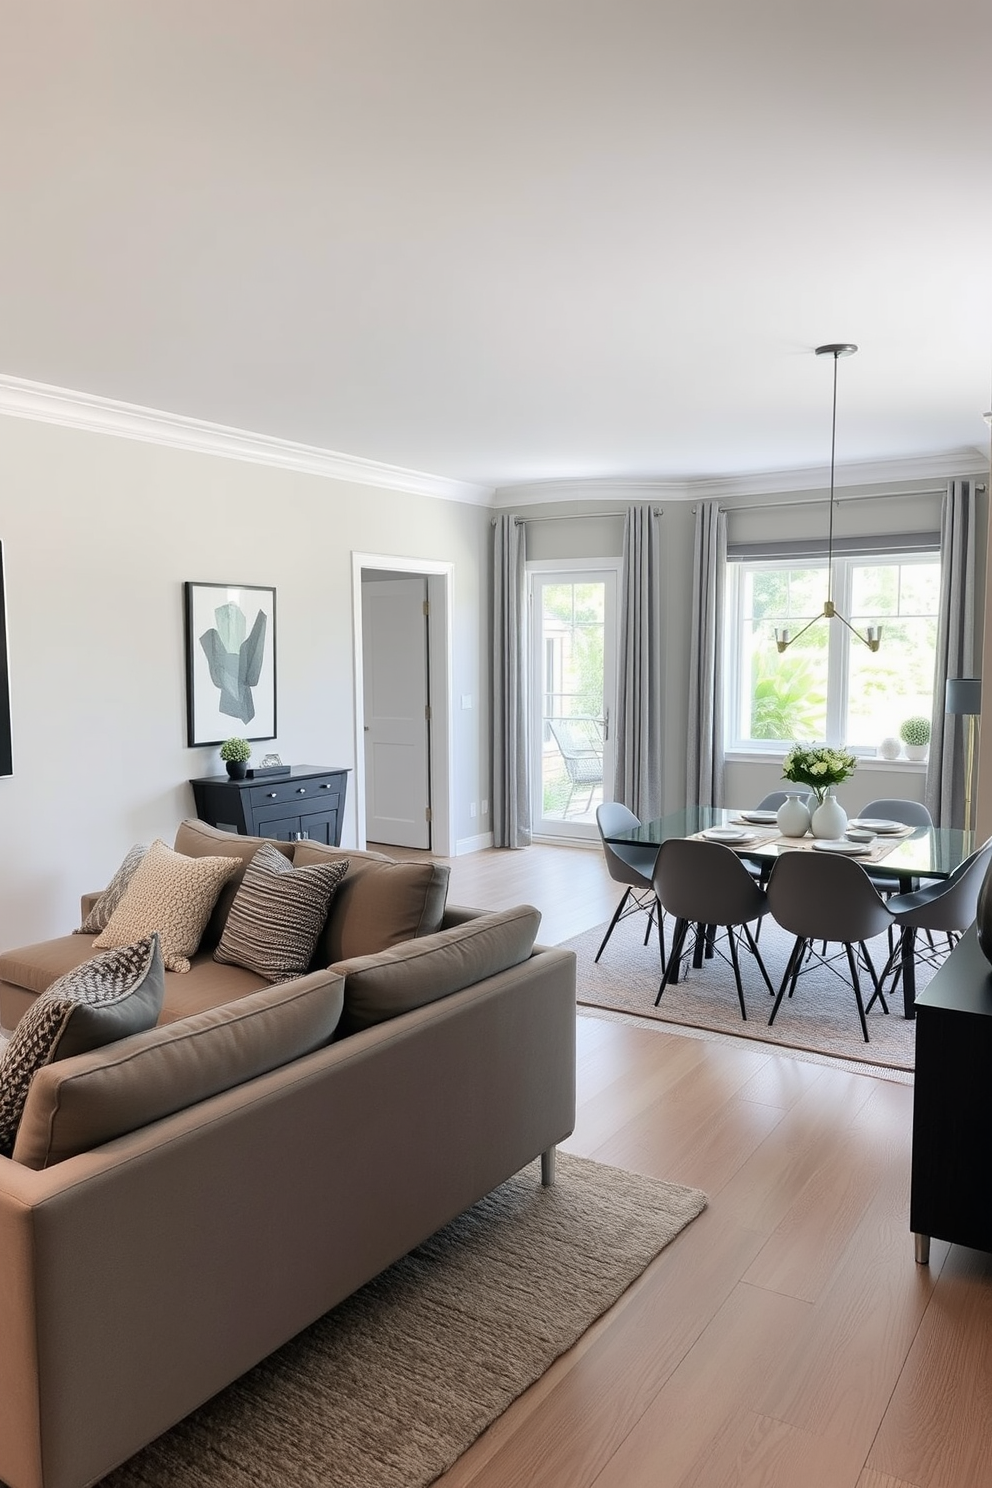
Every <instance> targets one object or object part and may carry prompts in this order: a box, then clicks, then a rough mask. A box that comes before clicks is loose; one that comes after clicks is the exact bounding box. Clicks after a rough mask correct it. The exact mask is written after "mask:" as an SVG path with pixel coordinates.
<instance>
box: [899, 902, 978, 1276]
mask: <svg viewBox="0 0 992 1488" xmlns="http://www.w3.org/2000/svg"><path fill="white" fill-rule="evenodd" d="M990 1115H992V966H990V965H989V963H988V961H986V959H985V957H984V956H983V955H982V951H981V947H980V946H979V944H978V936H977V934H976V932H975V928H974V926H972V928H971V929H970V930H969V931H968V932H967V934H966V935H964V936H963V937H962V939H961V941H960V942H959V944H958V945H957V946H956V947H955V948H954V950H953V951H952V952H951V954H950V956H948V958H947V960H946V961H945V962H944V965H943V966H942V967H941V968H940V970H939V971H938V973H937V975H936V976H935V977H934V979H933V981H932V982H931V983H930V985H929V987H927V989H926V990H925V991H924V992H920V993H919V994H918V996H917V998H916V1075H915V1084H914V1093H913V1177H912V1193H911V1197H910V1212H909V1224H910V1229H911V1230H912V1231H913V1233H914V1235H915V1236H916V1258H917V1260H918V1261H923V1262H925V1261H926V1260H927V1259H928V1258H929V1253H930V1238H931V1236H933V1237H935V1238H936V1239H938V1240H950V1241H952V1242H954V1243H956V1244H958V1245H969V1246H972V1247H973V1248H974V1249H975V1250H987V1251H992V1142H990V1141H989V1134H988V1131H987V1127H988V1126H989V1120H990Z"/></svg>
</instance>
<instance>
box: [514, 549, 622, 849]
mask: <svg viewBox="0 0 992 1488" xmlns="http://www.w3.org/2000/svg"><path fill="white" fill-rule="evenodd" d="M525 569H526V573H527V637H528V638H527V658H528V670H529V680H528V688H527V694H528V695H527V711H528V724H529V733H530V738H531V750H530V753H531V758H530V759H529V760H528V762H527V768H528V772H529V778H530V781H531V787H532V789H531V829H532V835H533V840H534V841H535V842H554V843H569V844H571V845H572V846H576V845H579V844H581V845H582V846H584V847H599V845H600V836H599V829H598V828H597V827H596V825H595V823H589V824H585V823H578V822H576V823H572V824H569V823H567V822H566V821H565V820H563V821H562V822H561V824H560V825H559V824H558V823H553V822H546V821H545V819H544V817H543V815H541V813H540V812H539V810H538V809H537V807H536V805H535V800H536V797H535V789H536V787H537V784H538V776H539V768H538V757H539V751H540V728H539V724H540V714H541V696H542V694H541V685H540V677H539V675H538V668H537V667H536V666H535V665H534V664H533V662H534V647H535V644H536V639H537V627H538V621H537V620H536V618H535V615H534V603H533V601H534V580H535V579H536V578H538V577H543V576H545V575H547V576H549V577H550V578H552V579H554V578H555V577H556V576H557V577H559V578H561V579H568V578H570V577H572V578H574V577H575V576H576V575H580V574H586V575H589V576H591V577H598V576H601V575H604V574H609V575H610V576H611V578H612V580H613V655H612V656H610V655H608V654H607V655H604V662H605V668H606V676H605V677H604V682H605V681H608V680H609V676H610V672H611V671H612V673H613V697H612V698H611V699H605V700H604V701H608V702H609V705H610V707H611V709H612V713H611V720H610V741H611V744H612V743H613V742H614V741H615V739H616V692H617V682H618V677H617V664H618V644H619V627H620V590H621V580H622V575H623V559H622V558H615V557H614V558H534V559H528V560H527V562H526V564H525ZM610 755H611V757H615V755H614V752H613V750H611V751H610ZM602 798H603V800H604V801H612V800H613V781H612V779H607V777H606V772H605V771H604V776H603V787H602ZM569 825H571V828H572V829H571V830H569Z"/></svg>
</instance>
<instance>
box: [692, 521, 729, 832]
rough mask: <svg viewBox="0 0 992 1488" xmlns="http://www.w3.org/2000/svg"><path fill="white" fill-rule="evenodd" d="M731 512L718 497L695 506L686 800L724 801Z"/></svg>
mask: <svg viewBox="0 0 992 1488" xmlns="http://www.w3.org/2000/svg"><path fill="white" fill-rule="evenodd" d="M726 572H727V517H726V513H725V512H721V510H720V506H719V503H718V502H716V501H702V502H700V504H699V505H698V506H697V507H696V531H695V538H694V541H693V554H692V614H691V618H690V621H689V627H690V628H689V727H688V733H687V747H688V759H687V762H686V790H685V794H686V805H687V806H696V805H698V806H722V805H723V660H722V651H723V612H724V587H725V578H726Z"/></svg>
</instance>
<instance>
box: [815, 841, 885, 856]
mask: <svg viewBox="0 0 992 1488" xmlns="http://www.w3.org/2000/svg"><path fill="white" fill-rule="evenodd" d="M813 847H814V848H815V849H816V851H817V852H832V853H849V854H850V855H851V857H857V856H858V855H859V854H860V855H861V856H864V854H865V853H867V852H870V851H871V848H870V847H869V845H868V844H867V843H865V842H848V840H847V838H846V837H817V838H816V839H815V840H814V842H813Z"/></svg>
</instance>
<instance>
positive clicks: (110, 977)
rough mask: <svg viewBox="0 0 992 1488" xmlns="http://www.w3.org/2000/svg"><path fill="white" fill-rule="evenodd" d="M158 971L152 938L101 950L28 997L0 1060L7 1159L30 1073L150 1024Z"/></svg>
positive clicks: (158, 1005) (1, 1131) (161, 987)
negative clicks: (30, 1002)
mask: <svg viewBox="0 0 992 1488" xmlns="http://www.w3.org/2000/svg"><path fill="white" fill-rule="evenodd" d="M164 995H165V972H164V968H163V966H162V954H161V950H160V948H159V943H158V936H157V935H149V936H147V937H146V938H145V939H144V940H140V941H138V942H137V943H136V944H135V945H128V946H121V947H119V948H117V949H115V950H111V951H103V952H102V953H101V954H100V955H99V956H94V957H93V958H92V959H91V960H90V961H84V962H83V964H82V966H77V967H76V968H75V969H74V970H73V971H69V972H66V974H65V976H61V977H59V978H58V979H57V981H54V982H53V983H52V985H51V986H50V987H49V988H48V989H47V990H46V991H45V992H42V994H41V996H40V997H38V998H36V999H35V1001H34V1002H33V1003H32V1005H31V1007H29V1008H28V1010H27V1012H26V1013H25V1014H24V1016H23V1018H22V1019H21V1021H20V1022H19V1023H18V1025H17V1027H16V1028H15V1029H14V1031H13V1033H12V1034H11V1036H10V1039H9V1041H8V1043H7V1047H6V1049H5V1050H4V1052H3V1057H2V1058H0V1152H2V1153H3V1154H4V1155H5V1156H6V1157H9V1156H10V1154H11V1152H12V1151H13V1149H14V1138H15V1137H16V1136H17V1126H18V1123H19V1121H20V1119H21V1115H22V1113H23V1111H24V1102H25V1101H26V1100H27V1096H28V1087H29V1086H30V1084H31V1080H32V1078H33V1076H34V1074H35V1071H36V1070H39V1069H41V1067H42V1066H43V1065H46V1064H50V1063H51V1062H52V1060H53V1059H69V1058H71V1056H72V1055H73V1054H84V1053H86V1051H87V1050H88V1049H97V1048H99V1047H100V1046H101V1045H102V1044H111V1043H113V1042H114V1041H115V1040H116V1039H119V1038H125V1037H126V1036H127V1035H128V1034H130V1033H142V1032H143V1031H144V1030H145V1029H146V1028H153V1027H154V1026H155V1024H156V1022H157V1021H158V1015H159V1013H160V1012H161V1011H162V999H163V997H164Z"/></svg>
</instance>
